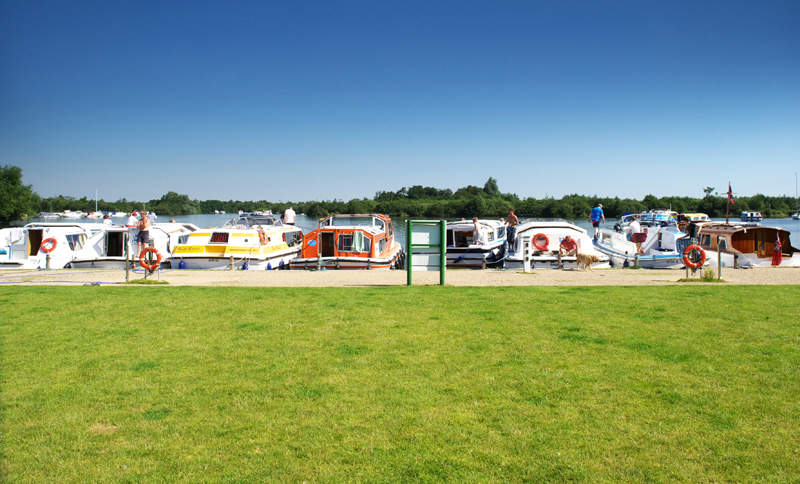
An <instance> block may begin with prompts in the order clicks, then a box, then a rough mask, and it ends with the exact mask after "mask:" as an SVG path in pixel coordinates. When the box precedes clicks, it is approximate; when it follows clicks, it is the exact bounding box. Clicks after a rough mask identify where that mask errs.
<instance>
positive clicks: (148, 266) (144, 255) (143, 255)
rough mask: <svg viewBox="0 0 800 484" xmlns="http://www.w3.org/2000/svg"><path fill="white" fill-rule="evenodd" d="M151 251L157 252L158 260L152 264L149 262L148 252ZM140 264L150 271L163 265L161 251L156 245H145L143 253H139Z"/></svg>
mask: <svg viewBox="0 0 800 484" xmlns="http://www.w3.org/2000/svg"><path fill="white" fill-rule="evenodd" d="M151 252H152V253H155V254H156V260H155V262H153V263H152V264H149V263H148V262H147V254H148V253H151ZM139 264H140V265H141V266H142V267H144V268H145V269H147V270H148V271H154V270H156V268H157V267H158V266H159V265H161V252H159V251H158V249H156V248H155V247H145V248H144V250H143V251H142V252H141V254H139Z"/></svg>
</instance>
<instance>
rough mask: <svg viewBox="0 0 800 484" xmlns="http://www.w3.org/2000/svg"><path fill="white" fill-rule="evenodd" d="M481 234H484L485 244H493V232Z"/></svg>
mask: <svg viewBox="0 0 800 484" xmlns="http://www.w3.org/2000/svg"><path fill="white" fill-rule="evenodd" d="M483 233H485V234H486V242H494V232H492V231H491V230H489V231H484V232H483Z"/></svg>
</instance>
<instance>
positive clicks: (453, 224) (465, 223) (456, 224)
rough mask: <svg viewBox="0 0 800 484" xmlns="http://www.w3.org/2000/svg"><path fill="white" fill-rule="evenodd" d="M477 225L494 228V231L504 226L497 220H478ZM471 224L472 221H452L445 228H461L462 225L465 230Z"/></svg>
mask: <svg viewBox="0 0 800 484" xmlns="http://www.w3.org/2000/svg"><path fill="white" fill-rule="evenodd" d="M478 223H479V224H481V225H487V226H489V227H493V228H496V229H497V228H500V227H502V226H503V225H504V224H503V223H502V222H500V221H499V220H484V219H478ZM472 224H473V222H472V220H453V221H452V222H447V228H456V227H459V226H462V225H463V226H464V228H467V227H472Z"/></svg>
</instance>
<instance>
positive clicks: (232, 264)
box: [230, 256, 233, 270]
mask: <svg viewBox="0 0 800 484" xmlns="http://www.w3.org/2000/svg"><path fill="white" fill-rule="evenodd" d="M230 270H233V256H231V268H230Z"/></svg>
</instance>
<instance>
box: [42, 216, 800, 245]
mask: <svg viewBox="0 0 800 484" xmlns="http://www.w3.org/2000/svg"><path fill="white" fill-rule="evenodd" d="M233 217H234V215H232V214H203V215H183V216H177V217H174V218H175V221H176V222H187V223H192V224H195V225H197V226H198V227H200V228H209V227H222V226H223V225H225V222H227V221H229V220H231V219H232V218H233ZM170 218H171V217H166V216H164V217H158V220H157V222H169V219H170ZM111 220H113V221H114V223H117V224H124V223H125V222H126V221H127V217H119V218H113V219H111ZM392 220H393V221H394V228H395V239H396V240H397V241H398V242H400V244H401V245H402V246H403V248H405V243H406V221H407V220H408V218H405V217H395V218H393V219H392ZM414 220H422V219H420V218H414ZM712 220H714V221H715V222H724V221H725V219H719V218H715V219H712ZM30 221H31V222H54V221H60V222H69V220H65V219H56V220H44V219H37V218H34V219H31V220H30ZM731 221H738V219H731ZM76 222H80V223H103V221H102V219H81V220H76ZM317 222H319V219H316V218H311V217H306V216H305V215H298V216H297V226H298V227H301V228H302V229H303V230H304V231H305V232H306V233H308V232H309V231H311V230H314V229H316V228H317ZM568 222H571V223H573V224H575V225H577V226H578V227H582V228H584V229H586V230H587V231H589V232H591V231H592V224H591V223H589V221H588V220H568ZM614 222H615V220H611V219H608V222H607V223H606V224H604V225H603V228H609V229H610V228H613V227H614ZM761 225H763V226H765V227H780V228H782V229H784V230H788V231H789V232H791V236H790V239H791V241H792V246H794V247H797V248H800V220H792V219H791V218H769V219H764V221H763V222H762V223H761Z"/></svg>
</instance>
